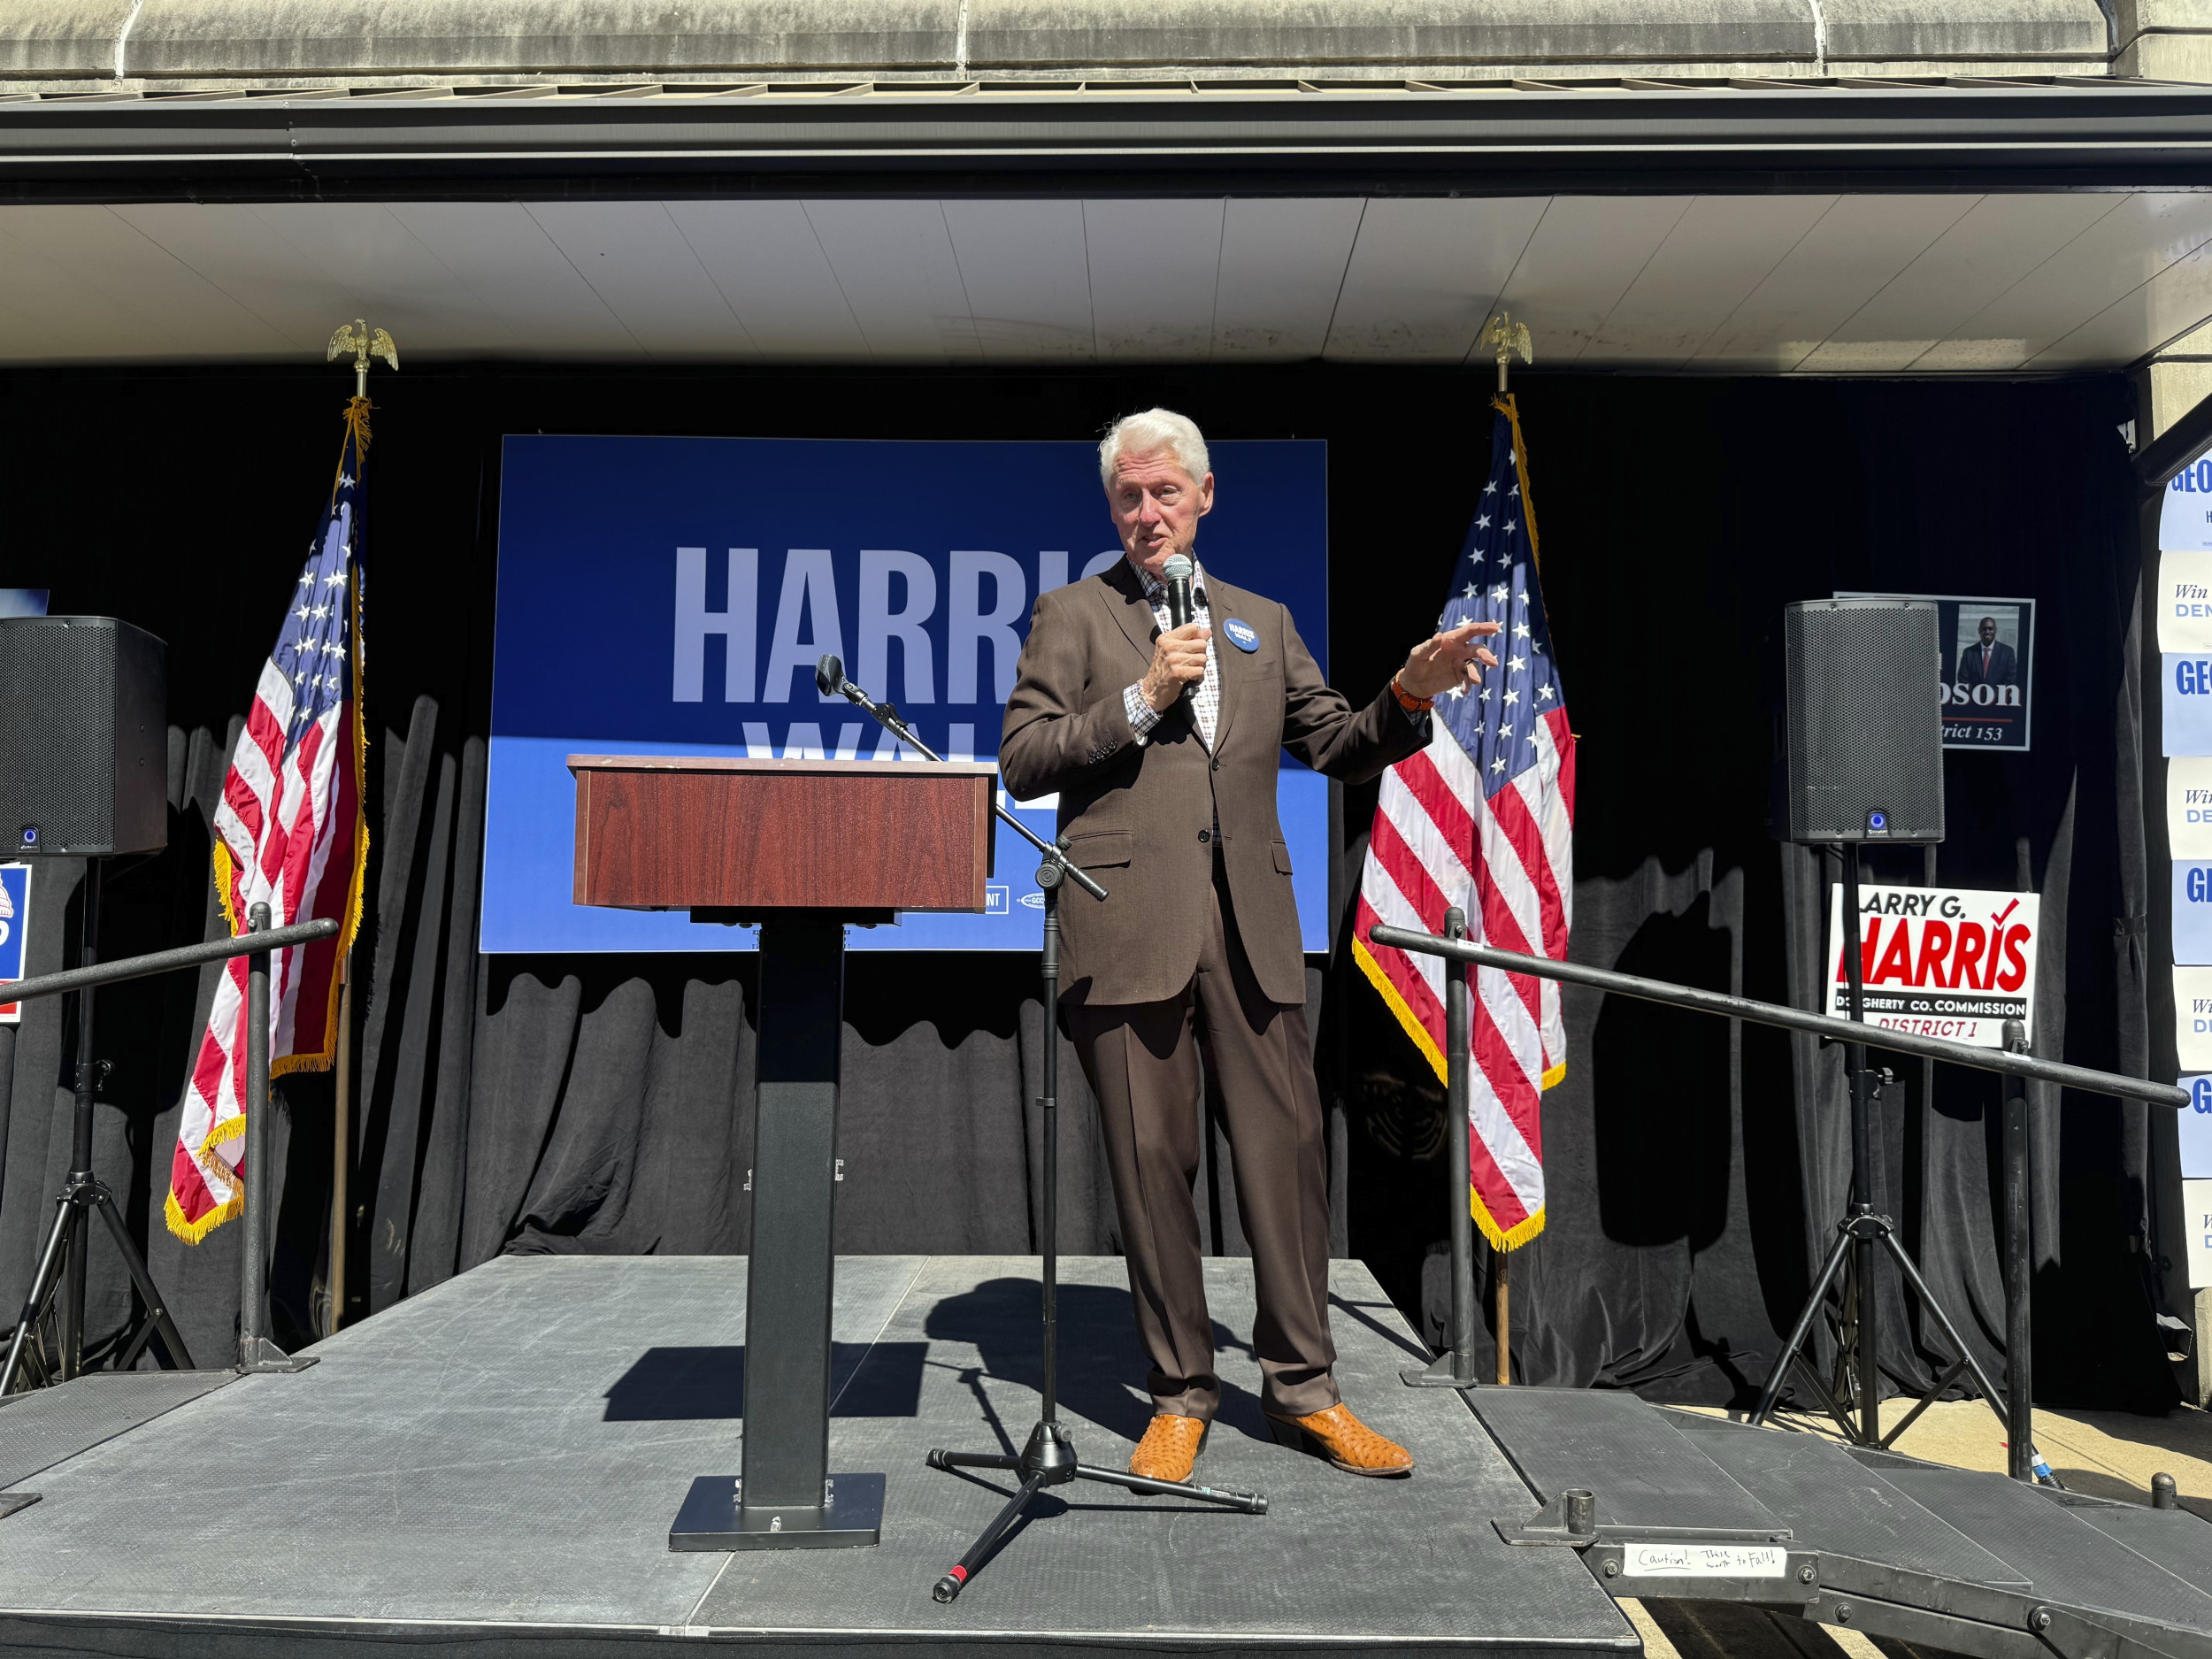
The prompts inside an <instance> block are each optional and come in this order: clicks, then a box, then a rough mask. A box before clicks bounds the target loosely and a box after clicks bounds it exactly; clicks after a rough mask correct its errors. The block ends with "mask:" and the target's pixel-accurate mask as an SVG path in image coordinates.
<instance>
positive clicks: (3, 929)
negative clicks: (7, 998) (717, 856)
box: [0, 864, 31, 1025]
mask: <svg viewBox="0 0 2212 1659" xmlns="http://www.w3.org/2000/svg"><path fill="white" fill-rule="evenodd" d="M30 936H31V866H30V865H28V864H0V990H4V988H5V987H7V986H8V985H9V984H10V983H12V981H14V980H17V979H23V978H25V977H26V976H25V974H24V972H23V951H24V941H26V940H27V939H29V938H30ZM22 1018H23V1005H22V1004H21V1003H19V1002H0V1025H16V1024H18V1023H19V1022H20V1020H21V1019H22Z"/></svg>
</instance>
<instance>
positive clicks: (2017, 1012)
mask: <svg viewBox="0 0 2212 1659" xmlns="http://www.w3.org/2000/svg"><path fill="white" fill-rule="evenodd" d="M2037 916H2038V902H2037V898H2036V895H2034V894H2032V893H1990V892H1980V891H1977V890H1975V889H1973V888H1970V887H1861V888H1860V889H1859V926H1858V929H1857V933H1858V946H1859V964H1860V972H1861V974H1862V975H1863V979H1864V982H1865V997H1864V1009H1865V1017H1866V1020H1867V1023H1868V1024H1869V1025H1882V1026H1886V1027H1887V1028H1888V1029H1890V1030H1892V1031H1909V1032H1914V1033H1917V1034H1919V1035H1921V1036H1924V1037H1944V1038H1948V1039H1949V1040H1950V1041H1953V1042H1963V1043H1969V1044H1971V1045H1972V1046H1973V1047H1975V1048H2003V1047H2004V1046H2005V1039H2004V1031H2005V1022H2006V1021H2007V1020H2008V1019H2016V1020H2018V1021H2019V1022H2020V1023H2021V1024H2022V1025H2025V1026H2027V1028H2028V1033H2029V1035H2030V1036H2033V1034H2034V1031H2035V1026H2034V1022H2033V1020H2032V1018H2031V1013H2032V1008H2033V1004H2034V1001H2035V946H2036V924H2037ZM1828 937H1829V939H1830V941H1832V946H1831V949H1830V951H1829V958H1828V960H1829V967H1830V969H1831V970H1832V974H1833V979H1834V982H1833V984H1832V986H1831V987H1830V993H1829V998H1828V1010H1827V1011H1828V1012H1829V1013H1830V1014H1832V1015H1833V1016H1835V1018H1838V1019H1848V1018H1850V1016H1851V1009H1850V1001H1849V996H1850V993H1849V987H1848V985H1847V981H1846V979H1845V974H1846V972H1847V961H1848V958H1847V957H1846V956H1845V955H1844V954H1843V953H1844V951H1845V950H1846V949H1848V946H1847V944H1846V943H1845V942H1844V941H1847V940H1848V939H1849V938H1850V937H1851V934H1850V932H1849V931H1848V930H1847V929H1846V928H1845V927H1844V926H1843V889H1842V887H1840V886H1838V887H1833V888H1832V889H1831V890H1830V892H1829V896H1828Z"/></svg>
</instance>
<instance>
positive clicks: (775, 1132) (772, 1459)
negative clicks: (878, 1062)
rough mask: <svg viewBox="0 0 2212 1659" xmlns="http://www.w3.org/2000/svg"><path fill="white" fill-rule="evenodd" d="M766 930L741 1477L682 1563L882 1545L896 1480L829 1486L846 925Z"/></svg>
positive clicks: (824, 918) (685, 1539)
mask: <svg viewBox="0 0 2212 1659" xmlns="http://www.w3.org/2000/svg"><path fill="white" fill-rule="evenodd" d="M846 920H847V918H844V917H841V916H838V915H835V914H825V913H823V912H820V911H810V912H801V913H795V914H788V913H787V914H786V915H782V916H775V915H771V916H768V917H765V918H763V920H762V923H761V929H760V1000H759V1014H760V1047H759V1051H758V1052H759V1087H758V1089H757V1107H756V1114H757V1115H756V1122H755V1130H754V1135H753V1234H752V1242H751V1248H750V1251H749V1262H748V1264H747V1278H746V1304H745V1402H744V1421H745V1428H744V1434H745V1446H744V1457H743V1466H744V1473H743V1475H742V1476H741V1477H740V1476H735V1475H701V1476H700V1477H698V1478H697V1479H695V1480H694V1481H693V1482H692V1486H691V1492H690V1495H689V1496H688V1497H687V1499H686V1500H685V1502H684V1506H683V1509H681V1511H680V1513H679V1514H678V1516H677V1517H676V1520H675V1522H674V1524H673V1525H672V1526H671V1528H670V1531H669V1536H668V1547H669V1548H671V1549H677V1550H684V1549H692V1550H706V1549H810V1548H811V1549H821V1548H836V1547H839V1546H847V1545H863V1544H873V1543H875V1542H876V1541H878V1539H879V1536H880V1527H881V1521H882V1514H883V1484H884V1483H883V1477H882V1476H881V1475H879V1474H852V1473H845V1474H836V1475H833V1474H831V1473H830V1472H829V1407H830V1308H831V1302H832V1298H833V1294H834V1292H835V1282H834V1278H835V1261H836V1256H835V1249H836V1237H835V1226H834V1223H835V1218H836V1208H837V1206H836V1193H837V1179H838V1176H837V1087H838V1058H839V1048H840V1043H841V1037H842V1034H843V1031H844V992H845V923H846Z"/></svg>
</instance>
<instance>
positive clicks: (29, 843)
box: [23, 824, 38, 848]
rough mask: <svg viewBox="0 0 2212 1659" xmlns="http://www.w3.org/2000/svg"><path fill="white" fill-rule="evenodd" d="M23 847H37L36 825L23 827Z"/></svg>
mask: <svg viewBox="0 0 2212 1659" xmlns="http://www.w3.org/2000/svg"><path fill="white" fill-rule="evenodd" d="M23 845H24V846H25V847H27V848H28V847H35V846H37V845H38V826H37V825H35V824H26V825H25V826H23Z"/></svg>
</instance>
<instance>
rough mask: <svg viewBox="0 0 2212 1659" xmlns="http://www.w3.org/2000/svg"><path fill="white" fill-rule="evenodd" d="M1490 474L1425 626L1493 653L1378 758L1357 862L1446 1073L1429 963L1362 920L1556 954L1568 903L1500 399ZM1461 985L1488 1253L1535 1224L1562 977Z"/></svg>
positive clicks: (1563, 795) (1365, 895) (1528, 547)
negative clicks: (1452, 923) (1400, 748)
mask: <svg viewBox="0 0 2212 1659" xmlns="http://www.w3.org/2000/svg"><path fill="white" fill-rule="evenodd" d="M1492 406H1493V407H1494V409H1496V411H1498V412H1497V421H1496V424H1495V425H1494V427H1493V428H1492V433H1491V440H1490V472H1489V476H1488V478H1487V480H1486V481H1485V483H1484V485H1483V490H1482V499H1481V501H1480V502H1479V503H1478V504H1477V506H1476V509H1475V515H1474V521H1473V522H1472V523H1471V525H1469V526H1468V528H1467V541H1466V545H1465V546H1464V547H1463V549H1461V551H1460V556H1459V565H1458V567H1457V569H1456V570H1455V572H1454V573H1453V577H1452V587H1451V595H1450V597H1449V599H1448V601H1447V602H1446V604H1445V607H1444V614H1443V616H1442V618H1440V626H1443V627H1447V628H1450V627H1456V626H1459V625H1460V624H1461V623H1463V622H1496V623H1500V624H1502V626H1503V631H1502V633H1501V634H1499V635H1498V637H1497V638H1496V640H1495V641H1493V649H1494V651H1495V652H1496V654H1497V657H1498V659H1499V661H1500V663H1501V664H1502V666H1501V667H1499V668H1494V669H1489V670H1486V671H1485V673H1484V676H1483V681H1482V684H1481V686H1480V687H1478V688H1475V689H1473V690H1468V689H1465V688H1464V687H1463V688H1461V689H1460V690H1458V691H1455V692H1452V693H1449V694H1448V695H1445V696H1443V697H1440V698H1439V699H1438V700H1437V704H1436V734H1435V737H1434V738H1433V740H1432V741H1431V742H1430V744H1429V746H1428V748H1427V749H1424V750H1423V751H1422V752H1421V753H1420V754H1418V755H1416V756H1415V757H1413V758H1412V759H1410V760H1407V761H1402V762H1401V763H1400V764H1397V765H1395V766H1393V767H1392V768H1391V769H1390V771H1389V772H1388V773H1386V775H1385V777H1384V779H1383V786H1382V802H1381V804H1380V806H1379V808H1378V809H1377V810H1376V813H1375V827H1374V832H1373V833H1372V835H1371V838H1370V840H1369V842H1368V848H1367V864H1366V867H1365V868H1364V869H1363V871H1362V872H1360V896H1359V914H1358V918H1357V921H1356V925H1355V929H1354V934H1353V947H1352V948H1353V951H1354V954H1355V955H1356V957H1357V959H1358V962H1359V964H1360V967H1361V969H1362V970H1363V972H1365V973H1366V975H1367V977H1368V979H1371V980H1372V981H1373V983H1374V986H1375V988H1376V990H1378V991H1379V992H1380V993H1381V994H1382V998H1383V1001H1384V1002H1387V1003H1388V1004H1389V1005H1390V1008H1391V1011H1392V1012H1393V1013H1394V1014H1396V1015H1397V1017H1398V1019H1399V1023H1400V1024H1402V1025H1404V1027H1405V1028H1406V1032H1407V1033H1408V1034H1409V1036H1411V1037H1412V1039H1413V1041H1415V1042H1416V1043H1417V1044H1418V1045H1419V1046H1420V1048H1421V1051H1422V1053H1424V1054H1425V1055H1426V1056H1428V1061H1429V1064H1431V1065H1432V1066H1434V1067H1435V1068H1436V1074H1437V1076H1438V1077H1439V1078H1441V1077H1443V1075H1444V968H1443V964H1442V963H1441V962H1440V960H1439V959H1438V958H1436V957H1434V956H1416V955H1413V954H1411V953H1409V952H1407V951H1402V950H1393V949H1389V948H1387V947H1386V946H1380V945H1377V944H1375V943H1374V942H1373V941H1372V940H1371V938H1370V937H1369V935H1370V933H1371V932H1372V931H1373V929H1374V928H1375V926H1377V925H1378V924H1385V925H1387V926H1393V927H1406V928H1413V929H1417V930H1419V931H1421V932H1424V933H1442V932H1443V931H1444V911H1445V910H1446V909H1447V907H1448V906H1452V905H1457V906H1459V907H1460V908H1461V909H1463V910H1465V911H1466V912H1467V927H1468V933H1469V935H1470V936H1471V937H1472V938H1474V939H1477V940H1480V941H1483V942H1485V943H1487V944H1490V945H1493V946H1494V947H1496V948H1497V949H1501V950H1514V951H1521V952H1524V953H1525V954H1527V955H1530V956H1548V957H1550V958H1552V959H1553V960H1554V961H1563V960H1564V959H1565V957H1566V955H1567V928H1568V924H1569V922H1570V921H1571V919H1572V913H1573V906H1574V801H1575V760H1574V755H1575V741H1574V734H1573V733H1571V731H1569V730H1568V728H1567V705H1566V694H1565V693H1564V692H1563V690H1562V688H1561V687H1560V683H1559V671H1558V669H1557V667H1556V665H1555V664H1554V662H1553V660H1552V653H1551V636H1550V632H1549V630H1548V628H1547V627H1546V626H1545V622H1544V599H1543V593H1542V590H1541V588H1540V587H1539V585H1538V582H1537V570H1536V520H1535V517H1534V515H1533V514H1532V512H1531V511H1530V509H1529V503H1528V495H1527V488H1528V457H1527V452H1526V450H1525V449H1524V448H1523V446H1522V443H1521V422H1520V415H1519V412H1518V411H1517V410H1516V409H1515V407H1514V404H1513V400H1512V399H1511V398H1510V397H1502V398H1499V399H1497V400H1495V402H1494V403H1493V405H1492ZM1471 990H1472V992H1473V995H1471V997H1470V998H1469V1003H1470V1013H1471V1027H1472V1048H1473V1055H1474V1062H1475V1064H1474V1065H1473V1067H1472V1069H1471V1071H1470V1072H1469V1074H1468V1084H1469V1087H1468V1102H1469V1104H1468V1116H1469V1126H1470V1130H1471V1133H1470V1135H1469V1149H1470V1161H1471V1165H1472V1167H1471V1169H1470V1170H1469V1171H1468V1179H1469V1183H1470V1187H1471V1199H1472V1208H1473V1210H1474V1217H1475V1222H1476V1225H1479V1226H1480V1227H1481V1229H1482V1231H1483V1235H1484V1236H1485V1237H1486V1238H1487V1239H1488V1240H1490V1242H1491V1243H1492V1244H1493V1245H1494V1246H1496V1247H1497V1248H1500V1249H1507V1250H1509V1249H1512V1248H1515V1247H1517V1246H1518V1245H1520V1244H1523V1243H1525V1242H1526V1241H1527V1240H1530V1239H1532V1238H1534V1237H1535V1236H1536V1235H1537V1234H1538V1233H1540V1232H1542V1231H1543V1228H1544V1142H1543V1114H1542V1110H1541V1101H1542V1097H1543V1092H1544V1090H1546V1089H1548V1088H1549V1087H1551V1086H1552V1085H1553V1084H1555V1083H1556V1082H1557V1081H1559V1079H1561V1078H1562V1077H1563V1076H1564V1075H1565V1074H1566V1069H1567V1067H1566V1031H1565V1027H1564V1025H1563V1022H1562V1020H1561V1018H1560V1007H1559V987H1558V985H1557V983H1556V982H1555V981H1553V980H1550V979H1533V978H1531V977H1529V976H1528V975H1525V974H1506V973H1502V972H1498V971H1497V970H1495V969H1492V968H1479V969H1477V970H1475V972H1474V976H1473V982H1472V985H1471Z"/></svg>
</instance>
